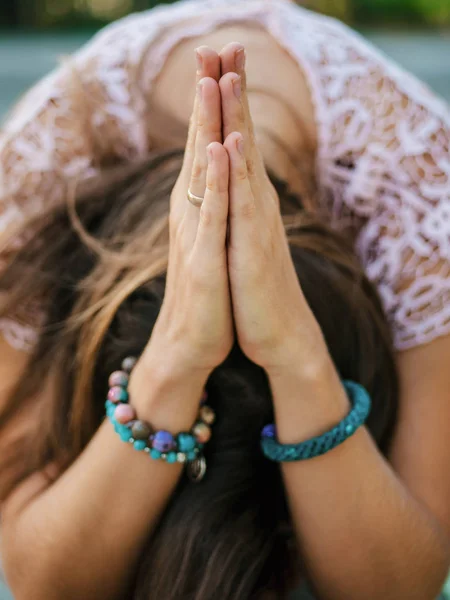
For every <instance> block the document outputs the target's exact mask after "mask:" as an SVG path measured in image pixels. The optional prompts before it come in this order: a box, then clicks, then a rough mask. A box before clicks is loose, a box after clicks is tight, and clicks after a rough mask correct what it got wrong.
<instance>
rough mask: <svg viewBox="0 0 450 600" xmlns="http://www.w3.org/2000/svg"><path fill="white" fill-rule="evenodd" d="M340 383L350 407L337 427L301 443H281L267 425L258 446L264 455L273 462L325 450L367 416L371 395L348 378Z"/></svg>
mask: <svg viewBox="0 0 450 600" xmlns="http://www.w3.org/2000/svg"><path fill="white" fill-rule="evenodd" d="M342 383H343V385H344V387H345V390H346V392H347V394H348V397H349V399H350V402H351V403H352V409H351V411H350V412H349V413H348V415H347V416H346V417H345V418H344V419H342V421H340V423H338V425H336V427H333V429H330V430H329V431H327V432H326V433H324V434H323V435H320V436H317V437H313V438H311V439H309V440H306V441H305V442H302V443H300V444H280V443H279V442H278V441H277V440H276V439H275V438H276V428H275V425H266V427H264V429H263V430H262V432H261V448H262V451H263V453H264V455H265V456H266V457H267V458H269V459H270V460H273V461H276V462H291V461H296V460H305V459H307V458H313V457H315V456H320V455H321V454H325V453H326V452H328V451H329V450H331V449H333V448H335V447H336V446H338V445H339V444H342V442H344V441H345V440H346V439H347V438H348V437H350V436H351V435H353V434H354V433H355V431H356V430H357V429H358V427H360V426H361V425H362V424H363V423H364V422H365V420H366V419H367V416H368V414H369V412H370V407H371V401H370V396H369V394H368V393H367V391H366V389H365V388H364V387H363V386H362V385H360V384H359V383H355V382H353V381H348V380H347V381H343V382H342Z"/></svg>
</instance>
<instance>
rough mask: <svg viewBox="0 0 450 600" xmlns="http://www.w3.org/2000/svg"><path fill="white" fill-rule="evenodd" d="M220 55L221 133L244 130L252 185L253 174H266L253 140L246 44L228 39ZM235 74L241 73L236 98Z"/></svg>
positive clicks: (263, 176)
mask: <svg viewBox="0 0 450 600" xmlns="http://www.w3.org/2000/svg"><path fill="white" fill-rule="evenodd" d="M219 56H220V60H221V69H222V77H221V79H220V82H219V85H220V88H221V93H222V113H223V137H224V139H225V138H226V137H227V136H228V135H229V134H230V133H231V132H232V131H241V133H243V135H244V149H245V155H246V160H247V161H248V171H249V177H250V181H251V183H252V185H253V184H254V181H253V175H254V174H256V175H257V176H258V177H259V178H263V179H261V181H263V180H264V179H265V178H266V176H267V174H266V169H265V165H264V161H263V158H262V155H261V153H260V151H259V149H258V146H257V144H256V138H255V128H254V124H253V119H252V116H251V111H250V104H249V100H248V94H247V73H246V66H245V58H246V57H245V48H244V46H243V45H242V44H239V43H238V42H231V43H230V44H227V45H226V46H225V47H224V48H223V50H222V51H221V52H220V53H219ZM234 74H236V75H238V76H239V77H240V98H236V96H235V94H234V93H233V92H234V90H236V89H238V88H239V84H236V83H235V75H234ZM233 84H234V85H233ZM237 102H240V104H241V109H240V110H238V107H237V106H236V103H237ZM242 121H243V122H244V126H243V124H242Z"/></svg>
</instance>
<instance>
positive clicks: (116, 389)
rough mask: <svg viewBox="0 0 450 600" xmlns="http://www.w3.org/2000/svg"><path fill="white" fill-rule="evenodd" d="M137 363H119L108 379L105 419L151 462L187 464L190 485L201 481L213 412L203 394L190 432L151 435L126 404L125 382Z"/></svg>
mask: <svg viewBox="0 0 450 600" xmlns="http://www.w3.org/2000/svg"><path fill="white" fill-rule="evenodd" d="M136 361H137V359H135V358H134V357H128V358H126V359H125V360H124V361H123V362H122V370H121V371H115V372H114V373H112V374H111V375H110V377H109V392H108V398H107V400H106V403H105V408H106V415H107V417H108V418H109V420H110V421H111V423H112V424H113V426H114V429H115V431H116V433H117V434H118V435H119V437H120V439H121V440H122V441H124V442H127V443H130V444H132V445H133V447H134V448H135V449H136V450H142V451H144V452H147V453H148V454H149V456H150V457H151V458H153V459H155V460H158V459H160V460H164V461H166V462H167V463H177V462H178V463H187V465H188V476H189V477H190V478H191V479H192V480H193V481H200V480H201V479H203V477H204V475H205V472H206V461H205V458H204V456H203V452H202V450H203V447H204V444H206V443H207V442H208V441H209V439H210V438H211V429H210V426H211V425H212V424H213V423H214V421H215V418H216V416H215V413H214V411H213V409H212V408H211V407H209V406H207V405H206V404H205V402H206V400H207V397H208V396H207V393H206V391H205V392H204V393H203V396H202V399H201V406H200V410H199V415H198V419H197V421H196V423H195V425H194V426H193V428H192V430H191V431H190V432H182V433H179V434H178V435H176V436H173V435H172V434H171V433H169V432H168V431H155V430H154V429H153V428H152V426H151V425H150V424H149V423H147V422H146V421H141V420H138V419H137V418H136V412H135V410H134V408H133V407H132V406H131V405H130V404H129V403H128V401H129V394H128V381H129V377H130V374H131V371H132V369H133V367H134V365H135V364H136Z"/></svg>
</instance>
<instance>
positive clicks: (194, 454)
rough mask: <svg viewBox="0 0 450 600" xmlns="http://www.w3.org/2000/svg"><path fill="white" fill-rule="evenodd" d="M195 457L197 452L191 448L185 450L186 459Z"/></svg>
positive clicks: (189, 459)
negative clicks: (187, 450) (188, 450)
mask: <svg viewBox="0 0 450 600" xmlns="http://www.w3.org/2000/svg"><path fill="white" fill-rule="evenodd" d="M196 458H197V452H194V451H193V450H191V451H190V452H186V460H188V461H191V460H195V459H196Z"/></svg>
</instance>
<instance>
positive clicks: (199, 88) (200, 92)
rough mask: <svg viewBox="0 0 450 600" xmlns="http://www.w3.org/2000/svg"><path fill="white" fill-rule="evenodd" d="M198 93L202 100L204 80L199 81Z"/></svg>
mask: <svg viewBox="0 0 450 600" xmlns="http://www.w3.org/2000/svg"><path fill="white" fill-rule="evenodd" d="M197 95H198V97H199V99H200V100H201V99H202V95H203V82H202V81H199V82H198V83H197Z"/></svg>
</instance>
